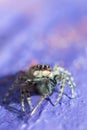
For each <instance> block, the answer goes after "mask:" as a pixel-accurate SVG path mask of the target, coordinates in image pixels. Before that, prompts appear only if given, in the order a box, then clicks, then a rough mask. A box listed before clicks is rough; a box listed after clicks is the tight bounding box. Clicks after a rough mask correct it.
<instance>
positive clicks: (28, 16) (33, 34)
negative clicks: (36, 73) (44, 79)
mask: <svg viewBox="0 0 87 130" xmlns="http://www.w3.org/2000/svg"><path fill="white" fill-rule="evenodd" d="M86 4H87V2H86V1H85V0H81V1H80V2H79V1H75V0H73V1H72V2H71V1H69V0H66V2H65V1H64V0H62V1H57V0H37V1H35V0H30V1H29V2H28V1H27V2H24V1H20V0H19V1H16V0H13V1H10V0H7V1H6V0H3V1H2V0H1V2H0V130H7V129H8V130H53V129H55V130H86V129H87V87H86V84H87V79H86V78H87V73H86V72H87V43H86V42H87V6H86ZM56 62H57V63H59V65H60V66H63V67H64V68H66V69H68V70H69V71H70V72H71V73H72V74H73V76H74V78H75V82H76V84H77V87H76V88H75V95H76V96H75V98H74V99H72V100H70V99H69V98H68V97H67V96H66V94H67V95H70V91H69V88H68V87H67V86H66V87H65V90H64V94H63V97H62V99H61V100H60V102H59V104H58V105H56V106H55V107H54V106H52V105H51V103H50V102H49V101H48V100H44V101H43V103H42V104H41V105H40V107H39V108H38V109H37V111H36V112H35V114H34V115H33V116H32V117H31V118H30V116H29V107H28V106H27V104H26V102H25V107H26V113H25V115H23V114H22V112H21V103H20V93H19V89H18V90H16V89H15V90H14V91H13V92H12V94H11V95H10V97H9V98H8V101H7V103H6V105H3V104H2V103H1V101H2V99H3V97H4V94H5V93H6V91H7V89H8V87H9V86H10V85H11V84H12V83H13V81H14V80H15V78H16V74H17V72H18V71H20V70H26V69H28V68H29V66H30V65H32V64H35V63H41V64H50V66H51V67H53V65H54V64H55V63H56ZM50 98H51V99H52V100H53V101H54V100H55V98H56V95H55V93H53V95H52V96H51V97H50ZM31 99H32V103H33V105H35V104H36V102H37V100H38V99H39V97H38V96H37V95H33V96H32V97H31Z"/></svg>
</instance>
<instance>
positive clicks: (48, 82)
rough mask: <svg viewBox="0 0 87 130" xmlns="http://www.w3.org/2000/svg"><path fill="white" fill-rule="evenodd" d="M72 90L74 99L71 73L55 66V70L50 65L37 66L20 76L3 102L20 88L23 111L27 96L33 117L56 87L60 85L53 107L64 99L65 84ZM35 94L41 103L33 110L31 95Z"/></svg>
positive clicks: (73, 83)
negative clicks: (39, 96) (14, 90)
mask: <svg viewBox="0 0 87 130" xmlns="http://www.w3.org/2000/svg"><path fill="white" fill-rule="evenodd" d="M66 83H67V84H68V86H69V87H70V89H71V93H72V97H74V86H76V85H75V82H74V79H73V77H72V76H71V73H70V72H68V71H67V70H65V69H64V68H62V67H60V66H57V65H55V66H54V67H53V69H51V68H50V66H48V65H39V64H38V65H35V66H32V67H30V69H29V70H28V71H21V72H20V73H19V75H18V78H17V79H16V80H15V81H14V83H13V84H12V86H11V87H9V91H8V92H7V93H6V95H5V98H4V99H3V101H4V102H5V101H6V100H7V97H8V96H9V93H10V92H11V91H12V90H13V89H14V88H15V87H16V86H19V87H20V93H21V104H22V110H23V111H25V109H24V96H26V99H27V102H28V104H29V106H30V109H32V112H31V115H32V114H33V113H34V112H35V110H36V109H37V107H38V106H39V105H40V104H41V102H42V101H43V100H44V99H45V98H46V97H47V96H48V95H49V94H52V92H53V90H54V88H55V87H56V85H59V87H60V88H59V90H58V97H57V99H56V101H55V102H54V103H52V104H53V105H56V104H57V103H58V102H59V100H60V99H61V97H62V94H63V90H64V86H65V84H66ZM31 92H35V93H38V94H39V95H41V99H40V101H39V102H38V103H37V105H36V106H35V107H34V108H33V107H32V103H31V100H30V93H31Z"/></svg>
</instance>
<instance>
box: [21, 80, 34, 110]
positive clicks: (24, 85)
mask: <svg viewBox="0 0 87 130" xmlns="http://www.w3.org/2000/svg"><path fill="white" fill-rule="evenodd" d="M28 86H29V84H28V82H25V83H22V84H21V85H20V93H21V105H22V111H23V112H25V108H24V96H26V100H27V102H28V105H29V107H30V109H31V110H32V109H33V107H32V103H31V99H30V92H29V88H28Z"/></svg>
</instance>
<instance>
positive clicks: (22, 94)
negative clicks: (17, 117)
mask: <svg viewBox="0 0 87 130" xmlns="http://www.w3.org/2000/svg"><path fill="white" fill-rule="evenodd" d="M20 93H21V106H22V111H23V112H24V111H25V109H24V93H25V91H24V89H23V88H22V87H20Z"/></svg>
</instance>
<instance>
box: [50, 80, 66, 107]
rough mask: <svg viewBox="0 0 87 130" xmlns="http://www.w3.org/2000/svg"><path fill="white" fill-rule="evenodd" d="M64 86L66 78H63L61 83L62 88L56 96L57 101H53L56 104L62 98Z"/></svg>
mask: <svg viewBox="0 0 87 130" xmlns="http://www.w3.org/2000/svg"><path fill="white" fill-rule="evenodd" d="M64 86H65V79H63V80H62V81H61V83H60V89H59V91H58V97H57V98H56V101H55V102H54V103H52V104H53V105H54V106H55V105H57V103H58V102H59V101H60V99H61V97H62V95H63V90H64Z"/></svg>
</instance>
